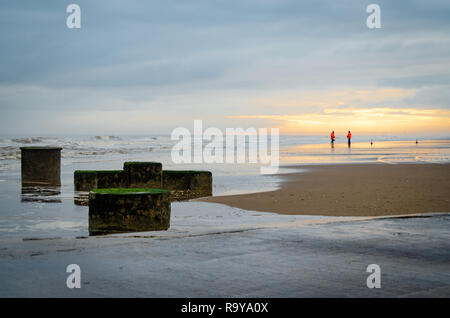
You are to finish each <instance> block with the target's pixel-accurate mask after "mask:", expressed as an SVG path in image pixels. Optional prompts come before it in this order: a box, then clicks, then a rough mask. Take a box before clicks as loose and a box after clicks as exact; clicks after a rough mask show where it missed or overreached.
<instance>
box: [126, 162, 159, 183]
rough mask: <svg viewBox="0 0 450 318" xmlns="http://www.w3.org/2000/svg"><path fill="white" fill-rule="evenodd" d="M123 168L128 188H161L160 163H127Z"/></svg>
mask: <svg viewBox="0 0 450 318" xmlns="http://www.w3.org/2000/svg"><path fill="white" fill-rule="evenodd" d="M123 168H124V171H125V174H126V176H127V177H128V186H129V187H133V188H134V187H137V188H161V184H162V164H161V163H160V162H125V163H124V164H123Z"/></svg>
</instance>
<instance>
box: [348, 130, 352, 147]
mask: <svg viewBox="0 0 450 318" xmlns="http://www.w3.org/2000/svg"><path fill="white" fill-rule="evenodd" d="M347 140H348V145H349V146H350V144H351V143H352V133H351V132H350V130H349V131H348V134H347Z"/></svg>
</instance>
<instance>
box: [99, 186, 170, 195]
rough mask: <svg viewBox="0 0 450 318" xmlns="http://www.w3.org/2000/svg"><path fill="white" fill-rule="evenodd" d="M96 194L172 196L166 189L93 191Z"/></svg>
mask: <svg viewBox="0 0 450 318" xmlns="http://www.w3.org/2000/svg"><path fill="white" fill-rule="evenodd" d="M92 192H94V193H98V194H117V195H124V194H125V195H126V194H145V193H149V194H150V193H155V194H157V193H167V194H170V191H169V190H165V189H152V188H111V189H95V190H92Z"/></svg>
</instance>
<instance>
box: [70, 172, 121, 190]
mask: <svg viewBox="0 0 450 318" xmlns="http://www.w3.org/2000/svg"><path fill="white" fill-rule="evenodd" d="M73 175H74V187H75V191H91V190H94V189H103V188H122V187H127V186H128V183H127V177H126V175H125V173H124V171H122V170H76V171H75V172H74V174H73Z"/></svg>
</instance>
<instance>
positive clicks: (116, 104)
mask: <svg viewBox="0 0 450 318" xmlns="http://www.w3.org/2000/svg"><path fill="white" fill-rule="evenodd" d="M71 3H75V4H78V5H79V6H80V8H81V28H80V29H69V28H67V26H66V19H67V16H68V15H69V14H68V13H66V7H67V6H68V5H69V4H71ZM370 3H376V4H378V5H379V6H380V8H381V28H380V29H369V28H368V27H367V26H366V19H367V17H368V16H369V13H367V12H366V7H367V6H368V5H369V4H370ZM449 17H450V1H448V0H439V1H438V0H427V1H425V0H422V1H418V0H407V1H401V0H395V1H394V0H390V1H388V0H385V1H380V0H370V1H362V0H342V1H336V0H317V1H299V0H296V1H295V0H226V1H224V0H222V1H215V0H178V1H174V0H160V1H152V0H150V1H144V0H141V1H138V0H131V1H130V0H128V1H117V0H108V1H107V0H95V1H92V0H89V1H85V0H71V1H61V0H52V1H32V0H29V1H25V0H20V1H0V47H1V50H0V134H3V135H5V134H6V135H11V134H33V135H45V134H62V135H64V134H96V135H98V134H109V135H117V134H170V132H171V131H172V130H173V129H175V128H176V127H186V128H188V129H190V130H192V129H193V121H194V120H195V119H201V120H203V126H204V127H205V128H206V127H218V128H220V129H225V128H227V127H230V128H233V127H243V128H249V127H256V128H260V127H279V128H280V133H281V134H296V135H323V134H329V132H330V131H331V130H335V131H336V132H337V133H345V132H346V130H348V129H351V130H352V132H353V134H355V133H356V134H361V135H377V134H380V135H414V136H425V135H439V136H450V18H449Z"/></svg>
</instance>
